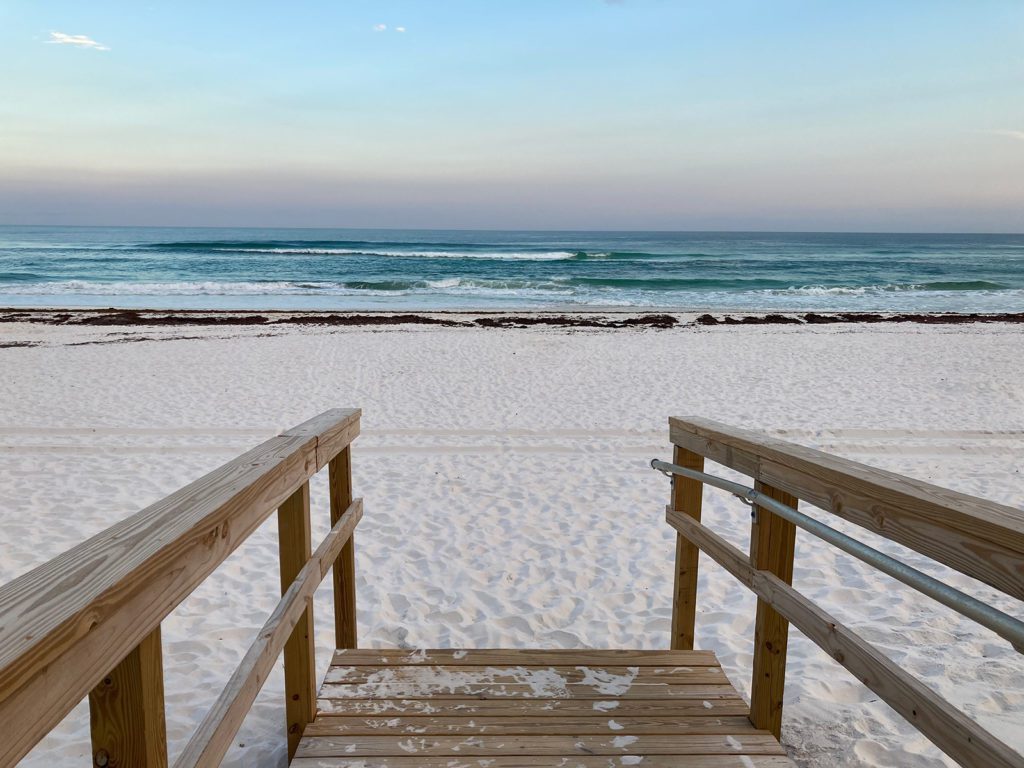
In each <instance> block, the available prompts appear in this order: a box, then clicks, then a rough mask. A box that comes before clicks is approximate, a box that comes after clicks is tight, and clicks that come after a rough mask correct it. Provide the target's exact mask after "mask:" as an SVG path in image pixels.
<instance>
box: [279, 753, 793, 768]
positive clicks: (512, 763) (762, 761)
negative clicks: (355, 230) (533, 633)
mask: <svg viewBox="0 0 1024 768" xmlns="http://www.w3.org/2000/svg"><path fill="white" fill-rule="evenodd" d="M554 760H557V762H553V761H554ZM613 761H614V762H613ZM629 762H631V761H626V762H623V761H622V760H619V759H617V758H608V757H607V756H590V757H587V756H583V755H579V756H576V755H574V756H572V757H566V758H561V757H559V758H552V757H543V756H533V755H521V756H517V757H504V756H498V757H457V758H455V759H453V758H452V757H380V756H373V757H359V758H354V759H353V758H351V757H309V758H297V759H296V760H294V761H292V764H291V765H292V768H553V766H558V768H619V766H623V765H629ZM636 765H639V766H642V768H793V766H794V763H793V761H792V760H790V759H789V758H788V757H785V756H783V755H686V756H685V757H683V758H680V756H679V755H644V756H643V762H640V763H636Z"/></svg>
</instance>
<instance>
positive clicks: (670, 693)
mask: <svg viewBox="0 0 1024 768" xmlns="http://www.w3.org/2000/svg"><path fill="white" fill-rule="evenodd" d="M553 693H554V692H553V691H552V692H548V691H545V690H544V689H538V687H537V686H536V685H529V684H524V683H510V684H507V685H506V684H497V685H488V684H478V683H473V682H470V681H467V682H464V683H459V684H454V685H447V684H445V683H436V684H421V683H401V682H399V683H369V684H366V685H345V684H339V683H325V684H324V685H323V686H322V687H321V688H320V697H321V698H326V699H384V698H387V699H429V698H438V699H442V698H445V699H447V698H456V699H460V698H465V697H466V696H473V697H477V698H481V699H506V698H522V699H599V700H605V699H626V698H634V699H702V698H707V697H709V696H713V695H715V694H721V695H725V696H733V695H735V689H734V688H733V687H732V686H731V685H728V684H723V685H665V684H664V683H632V684H630V685H629V686H628V687H624V688H621V689H620V688H619V687H614V688H604V689H603V690H602V689H601V688H599V687H595V686H593V685H583V684H578V683H569V684H568V685H565V686H562V687H560V688H559V689H558V691H557V694H558V695H553Z"/></svg>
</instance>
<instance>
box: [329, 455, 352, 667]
mask: <svg viewBox="0 0 1024 768" xmlns="http://www.w3.org/2000/svg"><path fill="white" fill-rule="evenodd" d="M328 474H329V477H330V487H331V525H335V524H336V523H337V522H338V520H339V519H340V518H341V516H342V514H343V513H344V512H345V510H346V509H348V507H349V505H350V504H351V503H352V448H351V447H347V448H345V450H343V451H342V452H341V453H339V454H338V455H337V456H335V457H334V458H333V459H331V461H330V463H329V465H328ZM333 576H334V640H335V644H336V645H337V647H338V648H357V647H358V645H357V634H356V544H355V536H354V535H353V536H352V538H350V539H349V540H348V543H347V544H345V547H344V548H343V549H342V550H341V555H340V556H339V557H338V560H337V561H336V562H335V563H334V568H333Z"/></svg>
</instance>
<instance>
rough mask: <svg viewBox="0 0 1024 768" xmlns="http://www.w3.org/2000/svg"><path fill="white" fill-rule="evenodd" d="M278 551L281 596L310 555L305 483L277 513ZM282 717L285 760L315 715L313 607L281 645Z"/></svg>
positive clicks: (290, 757)
mask: <svg viewBox="0 0 1024 768" xmlns="http://www.w3.org/2000/svg"><path fill="white" fill-rule="evenodd" d="M277 532H278V542H279V546H280V552H281V594H282V595H283V594H284V593H285V592H287V591H288V588H289V587H290V586H291V585H292V582H293V581H294V580H295V577H296V576H297V575H298V573H299V571H300V570H302V567H303V566H304V565H305V564H306V563H307V562H308V561H309V558H310V555H312V544H311V542H310V532H309V482H308V481H307V482H305V483H303V484H302V486H301V487H300V488H299V489H298V490H297V491H295V493H293V494H292V495H291V496H289V497H288V498H287V499H286V500H285V502H284V504H282V505H281V506H280V507H279V508H278V510H277ZM284 691H285V715H286V718H287V721H286V725H287V730H288V760H289V762H290V761H291V759H292V758H293V757H294V756H295V750H296V749H297V748H298V746H299V739H301V738H302V732H303V731H304V730H305V729H306V726H307V725H308V724H309V723H310V722H312V721H313V718H314V717H315V716H316V647H315V646H314V643H313V606H312V604H309V605H307V606H306V610H305V611H303V614H302V618H301V619H299V621H298V623H297V624H296V625H295V629H293V630H292V634H291V636H290V637H289V638H288V641H287V642H286V643H285V646H284Z"/></svg>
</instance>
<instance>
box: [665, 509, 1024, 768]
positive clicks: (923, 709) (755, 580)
mask: <svg viewBox="0 0 1024 768" xmlns="http://www.w3.org/2000/svg"><path fill="white" fill-rule="evenodd" d="M666 518H667V520H668V523H669V524H670V525H671V526H672V527H674V528H675V529H676V530H677V531H679V532H680V533H682V534H683V535H684V536H686V537H687V538H688V539H690V541H692V542H694V543H695V544H697V545H698V546H700V548H701V551H702V552H705V553H706V554H707V555H708V556H710V557H711V558H712V559H713V560H714V561H715V562H717V563H718V564H719V565H721V566H722V567H723V568H725V569H726V570H727V571H728V572H729V573H731V574H732V575H733V576H735V577H736V578H737V579H738V580H739V581H740V582H741V583H742V584H744V585H746V586H747V587H748V588H749V589H750V590H752V591H753V592H754V593H755V594H756V595H757V596H758V597H760V598H761V599H762V600H764V601H765V602H766V603H768V604H769V605H771V606H772V607H773V608H775V610H776V611H778V612H779V613H780V614H781V615H782V616H785V617H786V618H787V619H788V620H789V621H790V622H792V624H793V625H794V626H795V627H797V628H798V629H799V630H800V631H801V632H803V633H804V634H805V635H806V636H807V637H808V638H810V639H811V640H812V641H813V642H814V643H816V644H817V645H818V646H819V647H821V648H822V649H823V650H824V651H825V652H827V653H828V654H829V655H830V656H831V657H832V658H834V659H835V660H836V661H838V662H839V663H840V664H842V665H843V666H844V667H846V669H848V670H849V671H850V672H852V673H853V674H854V675H855V676H856V677H857V679H859V680H860V681H861V682H862V683H864V685H866V686H867V687H868V688H870V689H871V690H872V691H874V692H875V693H877V694H878V695H879V697H880V698H881V699H882V700H883V701H885V702H886V703H887V704H888V705H889V706H890V707H892V708H893V709H894V710H896V711H897V712H898V713H899V714H900V715H902V716H903V717H904V718H905V719H906V720H907V721H909V722H910V723H911V724H912V725H913V726H914V727H915V728H917V729H918V730H919V731H920V732H921V733H923V734H924V735H925V736H926V737H928V738H929V739H930V740H931V741H932V743H934V744H935V746H937V747H938V748H939V749H941V750H942V751H943V752H945V753H946V754H947V755H949V756H950V757H951V758H953V759H954V760H956V761H957V762H959V763H960V764H962V765H972V766H973V765H979V766H980V765H984V766H986V767H987V768H1022V766H1024V757H1022V756H1021V755H1018V754H1017V753H1016V752H1014V751H1013V750H1012V749H1010V748H1009V747H1008V746H1007V745H1006V744H1004V743H1003V742H1001V741H1000V740H999V739H997V738H996V737H995V736H993V735H992V734H990V733H988V732H987V731H986V730H985V729H983V728H982V727H981V726H980V725H978V724H977V723H975V722H974V721H973V720H971V719H970V718H968V717H967V716H966V715H964V714H963V713H962V712H960V711H959V710H957V709H956V708H955V707H953V706H952V705H951V704H950V703H949V702H947V701H946V700H945V699H943V698H942V697H941V696H940V695H939V694H938V693H937V692H936V691H934V690H933V689H931V688H929V687H928V686H927V685H925V684H924V683H922V682H921V681H920V680H918V679H917V678H915V677H913V676H912V675H910V674H909V673H908V672H906V671H905V670H903V669H902V668H901V667H900V666H899V665H898V664H896V663H895V662H893V661H892V660H891V659H890V658H888V657H887V656H885V655H883V654H882V653H881V652H880V651H879V650H878V649H876V648H875V647H874V646H872V645H871V644H869V643H868V642H866V641H865V640H864V639H863V638H861V637H860V636H859V635H856V634H854V633H853V632H851V631H850V630H849V629H848V628H847V627H845V626H843V625H842V624H841V623H840V622H839V621H838V620H837V619H835V618H834V617H833V616H831V615H830V614H829V613H827V612H826V611H824V610H823V609H821V608H820V607H818V606H817V605H816V604H815V603H813V602H812V601H811V600H809V599H808V598H806V597H804V596H803V595H801V594H800V593H799V592H797V591H796V590H795V589H793V587H791V586H789V585H788V584H786V582H784V581H783V580H782V579H780V578H779V577H778V576H776V575H775V574H773V573H769V572H767V571H759V570H758V569H756V568H754V567H753V566H752V565H751V564H750V560H749V559H748V558H747V556H746V555H744V554H743V552H741V551H740V550H738V549H736V548H735V547H733V546H732V545H731V544H729V543H728V542H726V541H725V539H723V538H721V537H720V536H718V535H717V534H715V533H714V532H712V531H711V530H710V529H708V528H707V527H705V526H703V525H701V524H700V523H698V522H696V521H694V520H692V519H691V518H689V517H687V516H686V515H683V514H681V513H678V512H675V511H674V510H672V509H671V508H669V509H667V510H666Z"/></svg>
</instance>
